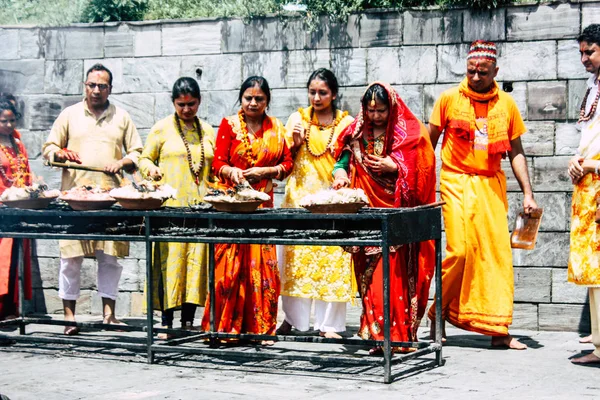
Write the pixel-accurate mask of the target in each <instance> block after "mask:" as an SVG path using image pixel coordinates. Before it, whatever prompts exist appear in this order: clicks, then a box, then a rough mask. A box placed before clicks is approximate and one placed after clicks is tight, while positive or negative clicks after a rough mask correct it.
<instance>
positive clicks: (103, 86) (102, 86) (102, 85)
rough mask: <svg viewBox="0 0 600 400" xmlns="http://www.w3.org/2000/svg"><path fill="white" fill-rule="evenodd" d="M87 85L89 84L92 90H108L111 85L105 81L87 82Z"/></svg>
mask: <svg viewBox="0 0 600 400" xmlns="http://www.w3.org/2000/svg"><path fill="white" fill-rule="evenodd" d="M85 86H87V87H88V88H89V89H90V90H94V89H96V88H98V90H101V91H104V90H107V89H108V88H109V87H110V85H107V84H105V83H94V82H89V83H86V84H85Z"/></svg>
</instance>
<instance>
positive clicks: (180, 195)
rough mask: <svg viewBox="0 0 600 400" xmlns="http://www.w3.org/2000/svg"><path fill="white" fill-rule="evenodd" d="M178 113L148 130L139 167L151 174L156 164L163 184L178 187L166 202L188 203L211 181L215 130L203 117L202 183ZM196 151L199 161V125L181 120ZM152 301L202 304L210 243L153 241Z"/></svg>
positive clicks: (158, 306) (168, 305)
mask: <svg viewBox="0 0 600 400" xmlns="http://www.w3.org/2000/svg"><path fill="white" fill-rule="evenodd" d="M175 124H176V122H175V117H174V115H171V116H169V117H167V118H164V119H162V120H160V121H158V122H157V123H156V124H155V125H154V126H153V127H152V130H151V131H150V134H149V135H148V139H147V140H146V145H145V146H144V151H143V152H142V155H141V156H140V171H141V172H142V174H143V175H144V176H147V174H148V169H149V168H150V167H151V166H152V165H158V167H159V168H160V169H161V172H162V174H163V178H162V180H161V181H160V182H159V183H161V184H168V185H170V186H172V187H173V188H174V189H176V190H177V196H176V197H175V198H172V199H168V200H167V201H166V202H165V203H164V205H165V206H167V207H187V206H189V205H192V204H198V203H200V202H201V201H202V199H203V198H204V195H205V194H206V182H210V181H212V180H213V178H212V173H211V166H212V160H213V158H214V144H215V132H214V130H213V128H212V127H211V126H210V125H209V124H207V123H206V122H204V121H200V125H201V128H202V144H203V146H204V164H203V167H202V174H201V175H202V179H201V180H200V181H199V183H200V184H199V185H197V184H196V182H195V177H194V176H193V174H192V173H191V171H190V168H189V165H188V161H187V153H186V149H185V146H184V143H183V140H182V139H181V136H180V135H179V132H178V131H177V128H176V125H175ZM180 125H181V128H182V133H183V134H184V136H185V138H186V140H187V142H188V144H189V148H190V152H191V155H192V162H193V163H194V165H198V163H199V162H200V160H201V148H200V138H199V135H198V132H197V131H196V130H195V129H189V130H188V129H187V128H186V127H185V124H184V123H183V122H182V121H180ZM152 267H153V268H152V274H153V280H154V283H155V284H154V285H153V292H152V302H153V305H152V306H153V309H155V310H163V311H164V310H168V309H172V308H179V307H181V306H182V305H183V304H184V303H189V304H196V305H203V304H204V302H205V300H206V293H207V271H208V246H207V245H206V244H203V243H157V244H155V245H154V260H153V265H152Z"/></svg>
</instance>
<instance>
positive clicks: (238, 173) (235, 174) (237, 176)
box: [229, 167, 245, 185]
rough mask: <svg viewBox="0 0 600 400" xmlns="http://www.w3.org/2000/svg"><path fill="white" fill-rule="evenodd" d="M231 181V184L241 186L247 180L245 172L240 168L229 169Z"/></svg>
mask: <svg viewBox="0 0 600 400" xmlns="http://www.w3.org/2000/svg"><path fill="white" fill-rule="evenodd" d="M229 179H230V180H231V182H233V183H235V184H236V185H239V184H240V183H242V182H243V181H244V180H245V178H244V171H243V170H242V169H240V168H236V167H229Z"/></svg>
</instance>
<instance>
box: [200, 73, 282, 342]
mask: <svg viewBox="0 0 600 400" xmlns="http://www.w3.org/2000/svg"><path fill="white" fill-rule="evenodd" d="M270 100H271V91H270V89H269V84H268V83H267V81H266V79H264V78H262V77H259V76H252V77H250V78H248V79H246V80H245V81H244V83H243V84H242V87H241V89H240V93H239V102H240V104H241V106H242V108H241V110H240V111H239V112H238V113H237V114H236V115H232V116H229V117H226V118H223V121H222V122H221V126H220V127H219V131H218V133H217V140H216V144H215V158H214V161H213V164H212V165H213V171H214V173H215V176H217V177H218V178H219V180H220V181H221V183H224V184H225V185H228V186H233V185H238V184H241V183H242V182H244V181H247V182H248V183H250V184H251V185H252V187H253V188H254V189H255V190H260V191H262V192H265V193H268V194H269V195H270V196H271V200H270V201H268V202H266V203H263V207H273V181H272V180H273V179H278V180H282V179H284V178H285V177H287V176H288V175H289V174H290V172H291V171H292V165H293V160H292V155H291V152H290V150H289V148H288V147H287V145H286V142H285V127H284V126H283V124H282V123H281V122H280V121H279V120H278V119H277V118H275V117H270V116H268V115H267V114H266V109H267V107H268V105H269V102H270ZM279 290H280V281H279V268H278V266H277V254H276V252H275V246H273V245H263V244H261V245H259V244H217V245H215V329H216V331H218V332H227V333H255V334H265V335H273V334H274V333H275V324H276V322H277V302H278V299H279ZM202 329H203V330H205V331H208V330H209V329H210V301H209V300H207V302H206V308H205V310H204V317H203V319H202ZM263 344H272V342H271V341H267V342H263Z"/></svg>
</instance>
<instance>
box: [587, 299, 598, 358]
mask: <svg viewBox="0 0 600 400" xmlns="http://www.w3.org/2000/svg"><path fill="white" fill-rule="evenodd" d="M589 295H590V317H591V318H590V325H592V343H593V344H594V347H595V348H596V349H595V350H594V355H595V356H596V357H599V358H600V288H598V287H591V288H589Z"/></svg>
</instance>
